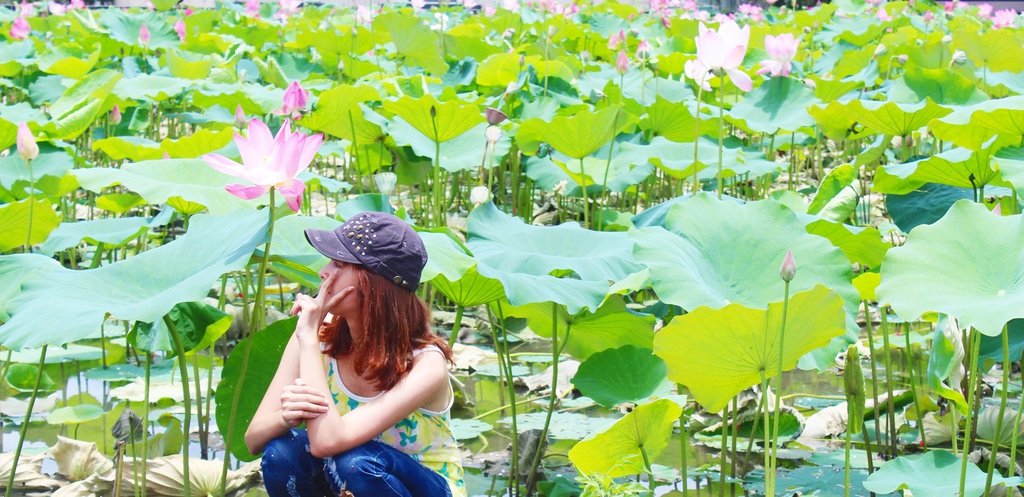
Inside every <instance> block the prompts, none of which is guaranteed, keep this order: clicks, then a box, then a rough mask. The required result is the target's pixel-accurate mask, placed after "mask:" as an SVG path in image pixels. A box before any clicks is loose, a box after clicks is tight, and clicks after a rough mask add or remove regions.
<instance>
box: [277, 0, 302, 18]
mask: <svg viewBox="0 0 1024 497" xmlns="http://www.w3.org/2000/svg"><path fill="white" fill-rule="evenodd" d="M301 8H302V0H277V14H274V17H276V18H278V19H280V20H282V21H284V20H287V19H291V18H292V17H293V16H295V15H296V14H298V13H299V11H300V10H301Z"/></svg>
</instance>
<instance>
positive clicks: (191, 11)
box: [185, 8, 195, 17]
mask: <svg viewBox="0 0 1024 497" xmlns="http://www.w3.org/2000/svg"><path fill="white" fill-rule="evenodd" d="M194 13H195V11H193V10H192V9H190V8H186V9H185V17H188V16H190V15H192V14H194Z"/></svg>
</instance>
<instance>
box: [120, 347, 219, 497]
mask: <svg viewBox="0 0 1024 497" xmlns="http://www.w3.org/2000/svg"><path fill="white" fill-rule="evenodd" d="M152 365H153V355H152V354H150V353H149V352H146V392H145V393H143V398H142V427H143V430H142V439H143V440H145V442H146V448H145V450H144V453H143V454H142V480H143V481H145V480H146V467H147V466H148V462H149V383H150V381H149V376H150V369H151V367H152ZM132 451H133V452H134V449H132ZM135 457H136V458H137V457H139V454H138V453H136V454H135ZM225 457H226V456H225ZM142 497H146V485H145V483H143V485H142Z"/></svg>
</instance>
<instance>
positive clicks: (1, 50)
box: [0, 18, 35, 78]
mask: <svg viewBox="0 0 1024 497" xmlns="http://www.w3.org/2000/svg"><path fill="white" fill-rule="evenodd" d="M12 20H13V18H12ZM34 52H35V43H34V40H32V39H27V40H22V41H15V40H14V39H8V40H7V43H4V44H3V45H2V46H0V76H3V77H5V78H10V77H12V76H17V75H18V74H19V73H20V72H21V71H22V69H23V68H24V67H25V66H26V65H28V64H30V61H31V60H32V59H31V56H32V54H33V53H34Z"/></svg>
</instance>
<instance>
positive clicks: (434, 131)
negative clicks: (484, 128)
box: [384, 95, 484, 157]
mask: <svg viewBox="0 0 1024 497" xmlns="http://www.w3.org/2000/svg"><path fill="white" fill-rule="evenodd" d="M384 109H385V110H387V111H388V112H392V113H394V114H395V116H396V119H399V118H400V119H402V120H403V121H405V122H406V123H408V124H409V125H410V126H412V127H413V128H414V129H415V130H416V131H419V132H420V133H421V134H423V136H426V137H427V138H428V139H430V140H431V142H433V143H443V142H446V141H448V140H451V139H452V138H455V137H457V136H459V135H461V134H463V133H465V132H466V131H469V130H470V129H472V128H473V127H474V126H476V125H477V124H479V123H481V122H483V120H484V116H483V114H482V113H481V112H480V109H478V108H477V107H476V106H474V105H467V104H464V103H462V102H460V101H457V100H449V101H447V102H444V103H441V102H439V101H438V100H437V99H436V98H434V96H433V95H424V96H423V97H422V98H418V99H417V98H412V97H410V96H408V95H407V96H404V97H402V98H400V99H398V100H396V101H390V100H389V101H386V102H384ZM431 114H434V115H433V116H431ZM431 157H433V154H431Z"/></svg>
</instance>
